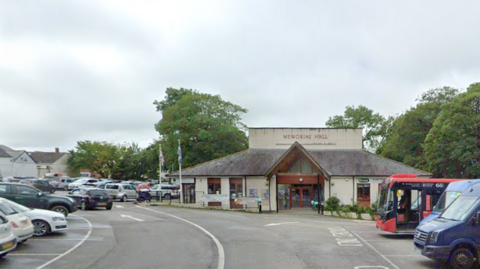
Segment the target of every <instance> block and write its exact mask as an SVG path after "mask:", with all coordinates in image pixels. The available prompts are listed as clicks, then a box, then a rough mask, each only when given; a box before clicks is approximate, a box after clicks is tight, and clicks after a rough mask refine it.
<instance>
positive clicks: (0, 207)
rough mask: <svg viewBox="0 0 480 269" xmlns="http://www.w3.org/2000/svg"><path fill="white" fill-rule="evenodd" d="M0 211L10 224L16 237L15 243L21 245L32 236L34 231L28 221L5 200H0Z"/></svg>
mask: <svg viewBox="0 0 480 269" xmlns="http://www.w3.org/2000/svg"><path fill="white" fill-rule="evenodd" d="M0 211H1V212H2V213H3V214H5V216H7V218H8V220H10V222H11V223H12V227H13V230H12V231H13V234H15V236H16V237H17V243H23V242H25V241H27V240H28V239H29V238H30V237H32V236H33V230H34V229H33V224H32V222H31V221H30V219H29V218H28V217H27V216H25V215H24V214H22V213H21V212H20V211H17V210H16V209H15V208H13V207H12V206H11V205H10V204H9V203H8V202H7V199H5V198H0Z"/></svg>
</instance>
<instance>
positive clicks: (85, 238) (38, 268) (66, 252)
mask: <svg viewBox="0 0 480 269" xmlns="http://www.w3.org/2000/svg"><path fill="white" fill-rule="evenodd" d="M77 217H78V218H82V217H80V216H77ZM82 219H83V220H85V221H86V222H87V223H88V226H89V227H90V228H89V230H88V233H87V234H86V235H85V237H83V239H82V241H80V242H78V243H77V244H76V245H75V246H73V247H72V248H71V249H69V250H67V251H65V252H64V253H63V254H60V256H58V257H56V258H53V259H51V260H50V261H48V262H46V263H44V264H43V265H40V266H39V267H37V268H36V269H42V268H45V267H46V266H48V265H50V264H52V263H53V262H55V261H57V260H59V259H61V258H62V257H63V256H65V255H67V254H68V253H70V252H72V251H74V250H75V249H76V248H78V247H79V246H80V245H81V244H83V242H85V241H86V240H87V238H88V237H89V236H90V234H91V233H92V223H90V221H88V220H87V219H85V218H82Z"/></svg>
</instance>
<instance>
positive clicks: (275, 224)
mask: <svg viewBox="0 0 480 269" xmlns="http://www.w3.org/2000/svg"><path fill="white" fill-rule="evenodd" d="M294 223H299V222H279V223H270V224H267V225H264V227H267V226H278V225H283V224H294Z"/></svg>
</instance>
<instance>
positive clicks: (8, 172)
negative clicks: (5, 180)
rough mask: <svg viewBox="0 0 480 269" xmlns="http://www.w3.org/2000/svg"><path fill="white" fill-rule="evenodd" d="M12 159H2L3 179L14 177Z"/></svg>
mask: <svg viewBox="0 0 480 269" xmlns="http://www.w3.org/2000/svg"><path fill="white" fill-rule="evenodd" d="M11 159H12V158H10V157H0V171H1V172H2V173H1V175H2V177H13V172H12V168H13V163H12V162H11V161H10V160H11Z"/></svg>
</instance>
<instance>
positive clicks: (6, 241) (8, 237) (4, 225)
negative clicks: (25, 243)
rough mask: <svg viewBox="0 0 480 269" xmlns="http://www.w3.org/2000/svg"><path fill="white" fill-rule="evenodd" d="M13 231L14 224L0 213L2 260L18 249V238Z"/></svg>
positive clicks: (0, 250)
mask: <svg viewBox="0 0 480 269" xmlns="http://www.w3.org/2000/svg"><path fill="white" fill-rule="evenodd" d="M12 230H13V229H12V224H11V223H10V221H9V220H8V218H7V216H5V214H3V213H1V212H0V258H3V257H5V255H7V254H8V252H10V251H12V250H14V249H15V248H16V247H17V237H16V236H15V234H13V231H12Z"/></svg>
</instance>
